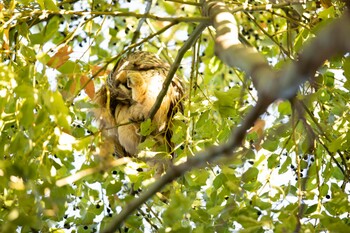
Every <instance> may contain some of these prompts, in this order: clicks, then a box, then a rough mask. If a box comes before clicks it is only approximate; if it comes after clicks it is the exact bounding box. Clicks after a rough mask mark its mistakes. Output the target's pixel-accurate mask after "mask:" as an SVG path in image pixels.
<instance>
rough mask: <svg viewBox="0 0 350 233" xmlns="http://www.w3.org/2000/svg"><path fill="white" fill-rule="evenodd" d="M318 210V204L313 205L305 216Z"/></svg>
mask: <svg viewBox="0 0 350 233" xmlns="http://www.w3.org/2000/svg"><path fill="white" fill-rule="evenodd" d="M316 209H317V204H314V205H311V206H309V207H308V208H307V209H306V211H305V214H307V215H309V214H312V213H313V212H315V211H316Z"/></svg>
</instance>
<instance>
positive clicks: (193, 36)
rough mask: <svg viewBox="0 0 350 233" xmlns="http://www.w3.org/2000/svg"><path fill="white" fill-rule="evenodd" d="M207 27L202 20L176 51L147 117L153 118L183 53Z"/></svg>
mask: <svg viewBox="0 0 350 233" xmlns="http://www.w3.org/2000/svg"><path fill="white" fill-rule="evenodd" d="M206 27H207V23H206V22H202V23H200V24H199V25H198V26H197V27H196V28H195V29H194V31H193V32H192V33H191V35H190V37H189V38H188V39H187V41H186V42H185V43H184V45H183V46H182V47H181V49H180V50H179V52H178V53H177V56H176V58H175V61H174V63H173V64H172V65H171V67H170V69H169V72H168V75H167V77H166V79H165V80H164V83H163V86H162V90H161V91H160V92H159V94H158V96H157V99H156V102H155V103H154V105H153V107H152V108H151V110H150V113H149V116H148V117H149V118H150V119H153V117H154V115H156V113H157V111H158V109H159V107H160V105H161V103H162V101H163V98H164V96H165V95H166V93H167V92H168V88H169V86H170V84H171V80H172V79H173V77H174V75H175V73H176V70H177V69H178V68H179V66H180V63H181V60H182V58H183V56H184V55H185V53H186V52H187V50H189V49H190V48H191V46H192V45H193V43H194V42H195V41H196V40H197V38H198V37H199V36H200V35H201V33H202V31H203V30H204V29H205V28H206Z"/></svg>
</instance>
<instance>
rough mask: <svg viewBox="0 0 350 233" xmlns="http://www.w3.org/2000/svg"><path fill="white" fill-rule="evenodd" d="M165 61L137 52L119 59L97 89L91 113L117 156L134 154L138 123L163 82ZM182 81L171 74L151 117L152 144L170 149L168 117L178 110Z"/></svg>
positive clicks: (146, 53) (136, 148)
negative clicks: (94, 104) (169, 81)
mask: <svg viewBox="0 0 350 233" xmlns="http://www.w3.org/2000/svg"><path fill="white" fill-rule="evenodd" d="M169 68H170V66H169V64H168V63H166V62H164V61H162V60H161V59H160V58H159V57H158V56H157V55H156V54H154V53H150V52H144V51H137V52H133V53H130V54H128V55H127V56H126V57H124V58H121V59H120V60H119V61H118V63H117V64H116V65H115V67H114V69H113V71H112V72H111V73H110V75H109V77H108V79H107V81H106V83H105V84H104V85H103V86H102V87H101V88H100V90H99V91H98V92H97V94H96V97H95V99H94V102H95V103H96V104H97V108H96V111H95V115H96V117H97V120H98V122H99V125H100V129H101V130H102V131H103V135H104V136H105V137H107V138H110V139H112V141H113V143H114V144H115V145H114V147H115V153H116V154H117V156H118V157H124V156H137V154H138V152H139V151H138V145H139V144H140V142H141V138H142V137H141V135H140V123H141V122H142V121H144V120H145V119H147V117H148V115H149V112H150V110H151V108H152V106H153V105H154V103H155V101H156V99H157V96H158V94H159V92H160V91H161V90H162V88H163V82H164V80H165V78H166V76H167V74H168V72H169ZM183 95H184V92H183V84H182V81H181V79H180V78H179V77H178V76H176V75H175V76H174V77H173V80H172V82H171V85H170V86H169V88H168V91H167V94H166V95H165V97H164V99H163V102H162V103H161V106H160V108H159V109H158V111H157V113H156V114H155V116H154V117H153V119H152V125H153V126H154V130H153V132H152V133H151V136H152V137H154V138H155V140H156V141H157V143H156V145H162V146H165V148H167V149H168V150H169V149H170V148H171V142H170V137H171V127H169V125H170V123H171V119H172V116H173V115H174V114H175V113H176V112H177V111H181V110H182V104H181V100H182V98H183Z"/></svg>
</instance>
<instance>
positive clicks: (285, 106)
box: [278, 101, 292, 115]
mask: <svg viewBox="0 0 350 233" xmlns="http://www.w3.org/2000/svg"><path fill="white" fill-rule="evenodd" d="M278 112H279V113H280V114H281V115H290V114H292V108H291V106H290V102H289V101H283V102H281V103H279V104H278Z"/></svg>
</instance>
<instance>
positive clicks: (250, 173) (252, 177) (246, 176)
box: [242, 167, 259, 183]
mask: <svg viewBox="0 0 350 233" xmlns="http://www.w3.org/2000/svg"><path fill="white" fill-rule="evenodd" d="M258 175H259V170H258V169H257V168H256V167H251V168H249V169H248V170H247V171H246V172H244V173H243V175H242V181H243V182H244V183H249V182H255V181H256V180H257V178H258Z"/></svg>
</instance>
